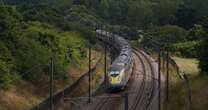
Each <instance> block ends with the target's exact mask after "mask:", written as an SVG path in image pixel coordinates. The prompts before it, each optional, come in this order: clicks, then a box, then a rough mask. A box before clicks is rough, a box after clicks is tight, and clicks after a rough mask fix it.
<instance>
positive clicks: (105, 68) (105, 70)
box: [104, 44, 107, 85]
mask: <svg viewBox="0 0 208 110" xmlns="http://www.w3.org/2000/svg"><path fill="white" fill-rule="evenodd" d="M104 51H105V52H104V53H105V58H104V60H105V61H104V72H105V79H104V80H105V85H107V46H106V44H105V50H104Z"/></svg>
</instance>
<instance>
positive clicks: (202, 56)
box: [198, 17, 208, 73]
mask: <svg viewBox="0 0 208 110" xmlns="http://www.w3.org/2000/svg"><path fill="white" fill-rule="evenodd" d="M202 26H203V32H201V33H202V36H204V37H203V39H204V40H203V41H202V42H201V43H200V45H199V47H198V57H199V61H200V65H199V67H200V68H201V71H202V72H205V73H207V72H208V57H207V55H208V51H207V47H208V17H206V18H205V19H204V20H203V22H202Z"/></svg>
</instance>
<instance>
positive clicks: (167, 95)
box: [166, 50, 169, 101]
mask: <svg viewBox="0 0 208 110" xmlns="http://www.w3.org/2000/svg"><path fill="white" fill-rule="evenodd" d="M166 59H167V62H166V63H167V64H166V67H167V76H166V82H167V84H166V90H167V91H166V98H167V99H166V100H167V101H168V100H169V51H168V50H167V56H166Z"/></svg>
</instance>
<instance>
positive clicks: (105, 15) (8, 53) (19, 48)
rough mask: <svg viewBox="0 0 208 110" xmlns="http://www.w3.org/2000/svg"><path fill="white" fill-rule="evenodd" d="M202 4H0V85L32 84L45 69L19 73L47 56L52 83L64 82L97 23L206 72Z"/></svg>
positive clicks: (24, 0) (193, 0) (141, 0)
mask: <svg viewBox="0 0 208 110" xmlns="http://www.w3.org/2000/svg"><path fill="white" fill-rule="evenodd" d="M207 4H208V0H174V1H173V0H2V1H1V6H0V51H1V53H0V86H1V87H7V85H9V84H11V83H12V82H13V81H14V80H18V79H21V78H23V79H27V80H30V81H36V80H37V79H39V78H40V77H41V75H42V73H45V74H47V71H48V68H47V66H42V67H41V68H38V69H34V70H33V71H32V72H31V74H29V75H22V74H23V73H25V72H26V70H30V69H32V68H33V67H34V66H35V65H38V64H40V65H41V64H42V65H43V64H48V61H49V59H50V58H51V57H52V56H53V57H54V59H55V60H56V62H57V65H58V66H56V67H57V68H56V69H55V70H56V71H57V72H56V73H57V75H56V76H57V77H56V78H62V79H64V78H66V77H65V74H64V72H63V71H64V69H65V68H66V66H67V65H68V64H70V63H77V62H79V61H80V60H82V59H83V58H85V57H86V49H85V48H86V45H87V41H86V40H85V38H87V39H90V41H93V40H94V39H92V36H93V33H92V30H93V29H94V26H95V24H96V23H98V22H99V23H101V22H102V23H107V24H111V26H113V27H114V30H115V31H116V30H117V31H120V34H123V35H124V36H129V37H128V38H129V39H138V37H137V36H138V33H137V30H141V29H142V30H147V32H149V33H151V34H153V35H154V40H157V41H158V42H163V43H164V44H167V43H169V44H170V46H171V49H172V50H171V51H172V52H173V53H175V54H177V55H180V56H183V57H197V58H199V59H200V67H201V69H202V71H204V72H207V71H208V59H207V57H206V55H207V51H206V47H207V45H208V41H207V36H208V29H207V28H208V19H207V17H205V16H208V11H207V10H208V7H207ZM77 32H79V33H77ZM81 36H82V37H81ZM83 37H84V39H83ZM43 70H44V71H43Z"/></svg>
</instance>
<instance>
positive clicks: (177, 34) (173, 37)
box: [150, 25, 188, 44]
mask: <svg viewBox="0 0 208 110" xmlns="http://www.w3.org/2000/svg"><path fill="white" fill-rule="evenodd" d="M155 31H156V33H155V34H154V40H156V41H157V42H161V43H163V44H168V43H169V44H174V43H180V42H185V41H186V36H187V34H188V32H187V31H186V30H185V29H183V28H181V27H178V26H175V25H165V26H162V27H159V28H157V27H156V28H153V29H150V32H153V33H154V32H155Z"/></svg>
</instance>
